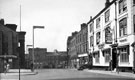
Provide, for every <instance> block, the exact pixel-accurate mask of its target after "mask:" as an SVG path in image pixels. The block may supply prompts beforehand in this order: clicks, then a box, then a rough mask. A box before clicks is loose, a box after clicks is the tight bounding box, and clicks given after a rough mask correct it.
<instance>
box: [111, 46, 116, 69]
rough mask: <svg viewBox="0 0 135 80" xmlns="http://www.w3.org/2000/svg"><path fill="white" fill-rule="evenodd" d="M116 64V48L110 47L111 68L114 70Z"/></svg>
mask: <svg viewBox="0 0 135 80" xmlns="http://www.w3.org/2000/svg"><path fill="white" fill-rule="evenodd" d="M116 66H117V49H116V48H113V49H112V70H114V69H115V68H116Z"/></svg>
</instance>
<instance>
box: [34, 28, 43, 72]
mask: <svg viewBox="0 0 135 80" xmlns="http://www.w3.org/2000/svg"><path fill="white" fill-rule="evenodd" d="M34 29H44V26H33V49H32V58H33V59H32V64H33V70H32V71H34V60H35V56H34Z"/></svg>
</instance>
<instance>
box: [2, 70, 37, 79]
mask: <svg viewBox="0 0 135 80" xmlns="http://www.w3.org/2000/svg"><path fill="white" fill-rule="evenodd" d="M36 74H38V72H36V71H34V72H32V71H31V70H30V69H20V75H36ZM16 76H19V69H9V70H8V72H7V73H1V74H0V80H18V79H15V78H14V77H16ZM12 78H13V79H12Z"/></svg>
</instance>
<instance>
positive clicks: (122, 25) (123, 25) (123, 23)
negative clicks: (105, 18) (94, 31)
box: [119, 18, 127, 37]
mask: <svg viewBox="0 0 135 80" xmlns="http://www.w3.org/2000/svg"><path fill="white" fill-rule="evenodd" d="M119 35H120V37H122V36H124V35H127V18H123V19H122V20H120V21H119Z"/></svg>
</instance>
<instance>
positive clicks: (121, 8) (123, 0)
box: [119, 0, 127, 14]
mask: <svg viewBox="0 0 135 80" xmlns="http://www.w3.org/2000/svg"><path fill="white" fill-rule="evenodd" d="M126 10H127V0H120V1H119V14H120V13H123V12H124V11H126Z"/></svg>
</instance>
